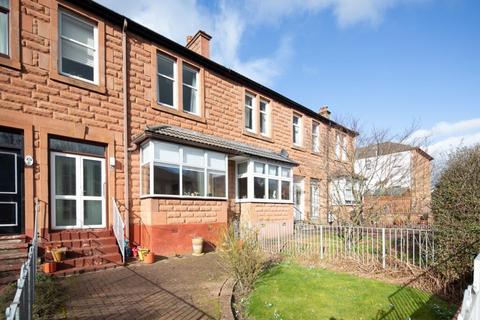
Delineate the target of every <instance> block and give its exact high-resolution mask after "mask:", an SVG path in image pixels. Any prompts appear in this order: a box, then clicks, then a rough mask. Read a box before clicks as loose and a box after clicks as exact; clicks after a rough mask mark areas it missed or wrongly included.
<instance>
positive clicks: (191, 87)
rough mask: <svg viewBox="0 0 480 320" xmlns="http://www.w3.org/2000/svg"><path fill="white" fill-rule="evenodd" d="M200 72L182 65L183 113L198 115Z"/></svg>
mask: <svg viewBox="0 0 480 320" xmlns="http://www.w3.org/2000/svg"><path fill="white" fill-rule="evenodd" d="M198 78H199V77H198V70H197V69H195V68H193V67H190V66H188V65H186V64H185V63H184V64H183V65H182V82H183V84H182V94H183V111H185V112H188V113H193V114H195V115H198V114H199V113H200V108H199V95H198Z"/></svg>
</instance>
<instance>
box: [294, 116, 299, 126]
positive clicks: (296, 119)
mask: <svg viewBox="0 0 480 320" xmlns="http://www.w3.org/2000/svg"><path fill="white" fill-rule="evenodd" d="M299 119H300V118H299V117H297V116H293V124H298V121H299Z"/></svg>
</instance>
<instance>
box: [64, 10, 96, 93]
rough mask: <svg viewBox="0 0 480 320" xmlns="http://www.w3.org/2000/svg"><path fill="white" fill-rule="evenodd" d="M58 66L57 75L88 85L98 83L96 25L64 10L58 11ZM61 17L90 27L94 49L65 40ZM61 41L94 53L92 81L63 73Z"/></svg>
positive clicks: (71, 40)
mask: <svg viewBox="0 0 480 320" xmlns="http://www.w3.org/2000/svg"><path fill="white" fill-rule="evenodd" d="M58 15H59V16H58V39H59V41H58V66H59V73H60V74H62V75H64V76H67V77H70V78H73V79H77V80H81V81H85V82H88V83H93V84H97V85H98V83H99V69H100V68H99V58H98V51H99V41H98V25H96V24H94V23H91V22H90V21H88V20H87V19H85V18H82V17H80V16H78V15H76V14H73V13H70V12H68V11H66V10H64V9H59V11H58ZM62 15H66V16H68V17H70V18H72V19H74V20H77V21H79V22H80V23H84V24H87V25H89V26H91V27H93V42H94V43H95V47H90V46H88V45H86V44H84V43H81V42H78V41H76V40H74V39H70V38H67V37H65V36H64V35H63V28H62ZM62 39H64V40H67V41H70V42H72V43H75V44H76V45H79V46H82V47H85V48H88V49H91V50H93V51H94V52H95V54H94V56H93V59H94V60H93V81H91V80H88V79H85V78H82V77H79V76H75V75H71V74H68V73H65V72H63V66H62V57H63V50H62Z"/></svg>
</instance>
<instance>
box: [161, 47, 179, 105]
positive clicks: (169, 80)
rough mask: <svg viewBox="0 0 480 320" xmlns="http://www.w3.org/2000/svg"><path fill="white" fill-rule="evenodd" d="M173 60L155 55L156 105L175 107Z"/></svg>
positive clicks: (174, 66)
mask: <svg viewBox="0 0 480 320" xmlns="http://www.w3.org/2000/svg"><path fill="white" fill-rule="evenodd" d="M175 70H176V62H175V60H173V59H171V58H169V57H167V56H164V55H161V54H158V55H157V92H158V94H157V99H158V103H160V104H163V105H166V106H169V107H172V108H174V107H175V78H176V72H175Z"/></svg>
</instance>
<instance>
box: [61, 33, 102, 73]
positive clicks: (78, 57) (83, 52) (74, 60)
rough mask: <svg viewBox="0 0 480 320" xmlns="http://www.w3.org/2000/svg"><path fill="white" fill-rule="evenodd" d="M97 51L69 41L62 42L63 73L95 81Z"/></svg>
mask: <svg viewBox="0 0 480 320" xmlns="http://www.w3.org/2000/svg"><path fill="white" fill-rule="evenodd" d="M94 56H95V51H94V50H91V49H88V48H85V47H82V46H80V45H78V44H76V43H73V42H70V41H68V40H62V70H61V71H62V73H65V74H69V75H72V76H76V77H80V78H83V79H86V80H89V81H93V80H94V70H95V69H94V64H95V60H94V59H95V58H94Z"/></svg>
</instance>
